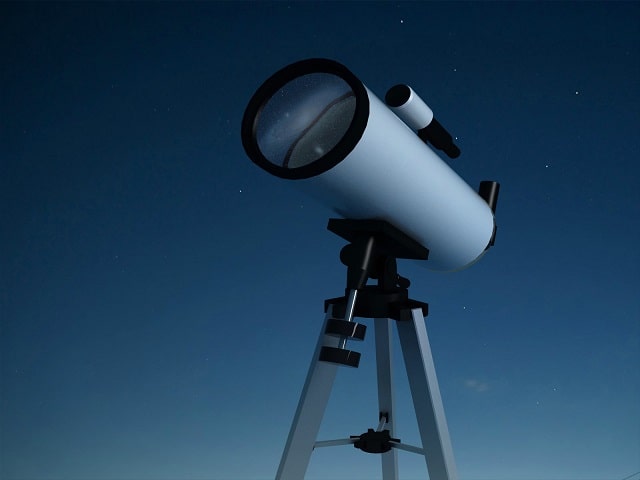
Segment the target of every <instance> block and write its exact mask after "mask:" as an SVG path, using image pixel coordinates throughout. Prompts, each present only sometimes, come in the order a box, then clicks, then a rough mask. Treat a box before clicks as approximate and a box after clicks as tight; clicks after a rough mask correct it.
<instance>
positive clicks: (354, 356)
mask: <svg viewBox="0 0 640 480" xmlns="http://www.w3.org/2000/svg"><path fill="white" fill-rule="evenodd" d="M318 360H320V361H321V362H329V363H337V364H339V365H346V366H347V367H353V368H358V365H359V364H360V354H359V353H358V352H354V351H353V350H347V349H344V348H336V347H322V348H321V349H320V356H319V357H318Z"/></svg>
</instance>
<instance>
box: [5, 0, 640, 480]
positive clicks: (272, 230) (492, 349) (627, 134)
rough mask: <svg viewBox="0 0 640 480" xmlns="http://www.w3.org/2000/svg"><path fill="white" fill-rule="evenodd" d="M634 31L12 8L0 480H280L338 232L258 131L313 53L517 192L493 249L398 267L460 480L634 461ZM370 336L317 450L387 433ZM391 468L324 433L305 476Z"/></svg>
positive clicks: (639, 358) (511, 9)
mask: <svg viewBox="0 0 640 480" xmlns="http://www.w3.org/2000/svg"><path fill="white" fill-rule="evenodd" d="M639 24H640V3H638V2H635V3H632V2H629V3H609V2H607V3H541V2H532V3H471V4H470V3H391V2H390V3H363V2H351V3H284V2H282V3H266V2H263V3H236V2H229V3H187V4H171V3H146V2H140V3H132V4H121V3H82V4H76V3H61V4H57V3H44V4H40V3H6V2H3V3H1V4H0V58H1V59H2V60H1V62H2V68H1V69H0V87H1V88H0V167H1V170H0V172H1V173H0V192H1V195H2V197H1V202H0V215H1V217H0V247H1V248H0V262H1V263H0V282H1V283H0V293H1V295H0V302H1V303H0V355H1V365H0V375H1V377H0V379H1V383H0V478H1V479H2V480H19V479H20V480H45V479H47V480H53V479H57V480H205V479H206V480H250V479H251V480H263V479H272V478H274V476H275V472H276V469H277V466H278V462H279V460H280V455H281V453H282V449H283V447H284V443H285V440H286V436H287V433H288V430H289V427H290V423H291V420H292V418H293V414H294V411H295V407H296V404H297V401H298V397H299V394H300V391H301V388H302V385H303V382H304V378H305V375H306V371H307V368H308V365H309V360H310V358H311V355H312V352H313V348H314V346H315V343H316V340H317V336H318V332H319V330H320V327H321V324H322V320H323V317H324V313H323V301H324V299H325V298H330V297H335V296H339V295H342V294H343V292H344V290H343V289H344V281H345V269H344V267H343V265H342V264H341V263H340V261H339V257H338V254H339V251H340V248H341V247H342V246H343V245H344V241H343V240H341V239H340V238H338V237H337V236H335V235H333V234H332V233H330V232H328V231H327V230H326V223H327V220H328V218H330V217H331V216H333V215H334V214H333V213H332V212H331V211H330V210H328V209H327V208H325V207H324V206H322V205H320V204H317V203H315V201H313V200H311V199H309V198H308V197H306V196H305V195H304V193H302V192H300V191H298V190H297V189H296V188H293V187H292V186H291V185H290V184H289V183H290V182H287V181H284V180H280V179H276V178H274V177H271V176H269V175H268V174H267V173H266V172H264V171H262V170H260V169H259V168H258V167H256V166H255V165H254V164H252V163H251V161H250V160H249V159H248V158H247V156H246V154H245V152H244V151H243V148H242V144H241V140H240V123H241V119H242V115H243V112H244V108H245V106H246V104H247V102H248V101H249V99H250V97H251V95H252V94H253V93H254V91H255V90H256V89H257V88H258V86H259V85H260V84H261V83H262V82H263V81H264V80H265V79H266V78H267V77H268V76H269V75H271V74H272V73H274V72H275V71H276V70H278V69H280V68H281V67H283V66H285V65H287V64H289V63H292V62H294V61H297V60H301V59H305V58H311V57H326V58H331V59H334V60H337V61H339V62H341V63H343V64H344V65H346V66H347V67H348V68H349V69H350V70H351V71H353V72H354V73H355V74H356V75H357V76H358V77H359V78H360V79H361V80H362V81H363V82H364V83H365V84H366V85H367V87H368V88H369V89H371V90H372V91H373V92H375V93H376V94H377V95H378V96H379V97H383V96H384V93H385V92H386V90H387V89H388V88H389V87H390V86H392V85H395V84H397V83H407V84H409V85H411V86H412V87H413V88H414V90H416V91H417V92H418V93H419V94H420V95H421V96H422V98H424V99H425V100H426V101H427V103H428V104H429V105H430V106H431V107H432V108H433V110H434V111H435V113H436V117H437V118H438V119H439V120H440V121H441V123H443V124H444V125H445V126H447V128H448V129H449V130H450V131H451V132H452V133H453V134H454V135H455V136H456V137H457V139H458V140H457V142H458V145H459V146H460V148H461V150H462V155H461V156H460V158H458V159H456V160H453V161H450V165H452V167H453V168H454V169H455V170H456V171H457V172H458V173H459V174H460V175H461V176H462V177H463V178H464V179H465V180H466V181H467V182H468V183H469V184H470V185H471V186H473V187H474V188H475V187H477V185H478V183H479V181H481V180H484V179H491V180H497V181H499V182H500V183H501V185H502V189H501V193H500V201H499V204H498V209H497V214H496V218H497V222H498V226H499V230H498V235H497V239H496V245H495V247H494V248H492V249H491V250H490V251H489V252H488V253H487V255H485V256H484V258H483V259H482V260H481V261H480V262H479V263H477V264H476V265H474V266H472V267H471V268H469V269H467V270H464V271H461V272H457V273H451V274H442V273H435V272H431V271H429V270H427V269H425V268H424V267H423V266H421V265H419V264H417V263H412V262H410V261H402V262H400V264H399V269H400V273H401V274H402V275H404V276H406V277H409V278H410V279H411V280H412V286H411V290H410V291H411V295H412V297H413V298H416V299H418V300H422V301H425V302H428V303H429V304H430V314H429V316H428V317H427V320H426V321H427V328H428V331H429V335H430V340H431V347H432V350H433V355H434V360H435V363H436V369H437V373H438V378H439V381H440V388H441V392H442V396H443V402H444V407H445V411H446V414H447V419H448V423H449V430H450V434H451V440H452V443H453V449H454V454H455V458H456V464H457V467H458V471H459V476H460V479H461V480H559V479H560V480H621V479H622V478H624V477H626V476H628V475H632V474H633V473H634V472H638V471H640V368H638V365H640V343H639V342H640V294H639V292H640V254H639V253H638V251H639V250H638V245H639V244H640V224H639V222H638V219H639V218H640V193H639V191H640V190H639V187H638V185H639V181H640V175H639V173H640V166H639V163H638V162H639V159H640V137H639V135H638V130H639V127H640V33H639V32H640V30H639V28H638V25H639ZM366 322H367V321H365V323H366ZM372 333H373V329H372V328H371V330H370V333H369V335H368V336H367V340H366V341H365V343H364V344H363V345H362V346H361V348H358V350H359V351H361V352H362V361H361V366H360V368H358V369H347V368H344V369H340V371H339V373H338V378H337V381H336V383H335V386H334V389H333V395H332V397H331V401H330V403H329V405H328V408H327V412H326V414H325V418H324V422H323V425H322V429H321V432H320V436H319V439H331V438H344V437H347V436H349V435H355V434H360V433H362V432H364V431H366V429H367V428H374V427H375V426H376V425H377V420H378V411H377V397H376V384H375V352H374V349H373V334H372ZM395 353H396V356H397V362H396V367H397V378H398V382H397V386H396V394H397V399H398V419H397V428H398V430H397V433H398V436H399V437H400V438H401V439H402V441H403V442H405V443H409V444H414V445H419V444H420V440H419V435H418V430H417V426H416V424H415V417H414V414H413V406H412V403H411V398H410V394H409V391H408V384H407V381H406V378H405V375H404V369H403V365H402V360H401V356H400V355H399V349H398V348H396V350H395ZM399 457H400V460H399V464H400V475H401V478H402V479H403V480H405V479H406V480H410V479H424V478H426V475H427V474H426V468H425V464H424V460H423V458H422V457H419V456H417V455H413V454H410V453H405V452H400V455H399ZM379 463H380V462H379V458H378V457H377V456H374V455H368V454H365V453H363V452H360V451H358V450H355V449H353V448H352V447H347V446H343V447H334V448H327V449H320V450H318V451H316V452H315V453H314V454H313V457H312V461H311V464H310V467H309V470H308V473H307V477H306V478H308V479H315V480H335V479H343V480H364V479H367V480H370V479H376V478H381V470H380V465H379ZM637 478H638V477H637V476H635V477H633V479H634V480H635V479H637Z"/></svg>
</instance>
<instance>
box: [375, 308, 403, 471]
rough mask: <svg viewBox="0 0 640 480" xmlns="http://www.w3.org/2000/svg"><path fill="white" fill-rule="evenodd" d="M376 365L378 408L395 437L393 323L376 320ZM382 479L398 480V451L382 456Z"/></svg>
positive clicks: (386, 319) (390, 432)
mask: <svg viewBox="0 0 640 480" xmlns="http://www.w3.org/2000/svg"><path fill="white" fill-rule="evenodd" d="M375 335H376V365H377V368H378V406H379V408H380V413H381V414H384V413H386V414H387V424H386V426H385V428H386V429H387V430H389V434H390V435H391V437H394V436H395V435H394V433H395V432H394V430H395V411H394V404H393V366H392V361H393V360H392V356H391V321H390V320H389V319H388V318H376V319H375ZM381 459H382V479H383V480H398V451H397V450H396V449H395V448H392V449H391V450H389V451H388V452H385V453H383V454H381Z"/></svg>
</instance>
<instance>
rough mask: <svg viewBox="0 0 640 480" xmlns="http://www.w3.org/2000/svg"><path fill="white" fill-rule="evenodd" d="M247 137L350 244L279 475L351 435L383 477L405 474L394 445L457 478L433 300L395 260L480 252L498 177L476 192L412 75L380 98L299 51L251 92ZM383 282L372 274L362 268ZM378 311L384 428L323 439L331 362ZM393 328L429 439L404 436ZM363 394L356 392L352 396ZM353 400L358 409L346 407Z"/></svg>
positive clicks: (436, 266)
mask: <svg viewBox="0 0 640 480" xmlns="http://www.w3.org/2000/svg"><path fill="white" fill-rule="evenodd" d="M242 144H243V146H244V149H245V151H246V153H247V155H248V156H249V158H250V159H251V160H252V161H253V162H254V163H255V164H256V165H258V166H259V167H260V168H262V169H263V170H265V171H266V172H268V173H270V174H272V175H274V176H276V177H279V178H282V179H285V180H287V181H289V182H290V183H292V184H294V185H296V186H298V187H299V188H300V189H301V190H303V191H306V192H308V193H309V194H310V195H312V196H314V197H316V198H317V199H318V200H320V201H321V202H322V203H324V204H325V205H326V206H328V207H329V208H330V209H332V210H333V211H334V212H335V213H336V214H338V215H339V216H340V217H342V218H332V219H330V220H329V224H328V229H329V230H330V231H332V232H333V233H335V234H337V235H339V236H341V237H342V238H344V239H345V240H347V241H348V242H349V244H348V245H346V246H345V247H344V248H343V249H342V251H341V252H340V260H341V261H342V263H343V264H345V265H346V266H347V288H346V289H345V295H344V296H343V297H338V298H331V299H327V300H325V321H324V323H323V325H322V328H321V330H320V335H319V337H318V342H317V344H316V349H315V351H314V353H313V356H312V359H311V364H310V366H309V371H308V373H307V378H306V380H305V383H304V387H303V389H302V393H301V395H300V400H299V403H298V407H297V410H296V413H295V416H294V419H293V423H292V426H291V429H290V431H289V436H288V438H287V442H286V445H285V448H284V452H283V454H282V458H281V461H280V465H279V467H278V471H277V473H276V480H301V479H303V478H304V475H305V472H306V470H307V467H308V464H309V461H310V458H311V455H312V452H313V450H315V449H316V448H321V447H331V446H336V445H352V446H353V447H355V448H357V449H359V450H362V451H363V452H366V453H373V454H379V455H380V456H381V462H382V473H383V476H382V478H383V480H398V457H397V450H405V451H408V452H412V453H417V454H420V455H423V456H424V457H425V460H426V462H427V468H428V471H429V479H430V480H457V473H456V468H455V462H454V458H453V451H452V447H451V442H450V440H449V432H448V427H447V423H446V418H445V415H444V409H443V406H442V399H441V398H440V390H439V387H438V381H437V378H436V375H435V366H434V364H433V358H432V356H431V347H430V346H429V339H428V336H427V330H426V325H425V321H424V318H425V316H426V315H427V314H428V304H426V303H423V302H420V301H417V300H412V299H410V298H409V293H408V287H409V285H410V282H409V280H408V279H406V278H403V277H401V276H400V275H399V274H398V271H397V262H396V260H397V259H398V258H406V259H413V260H418V261H420V262H421V263H423V264H424V265H425V266H426V267H427V268H429V269H431V270H435V271H455V270H460V269H463V268H465V267H467V266H469V265H471V264H472V263H474V262H476V261H477V260H478V259H479V258H480V257H482V255H483V254H484V252H485V251H487V249H488V248H489V247H491V246H492V245H493V244H494V240H495V235H496V223H495V218H494V214H495V209H496V203H497V200H498V191H499V184H498V183H497V182H494V181H483V182H481V183H480V187H479V190H478V191H477V192H476V191H474V190H473V189H472V188H471V187H470V186H469V185H467V183H465V181H464V180H462V178H460V177H459V176H458V175H457V174H456V173H455V172H454V171H453V170H452V169H451V168H450V167H449V165H448V164H447V163H446V162H445V161H443V160H442V159H441V158H440V156H439V155H438V153H436V151H440V152H443V153H444V154H445V155H446V156H448V157H449V158H457V157H458V156H459V155H460V149H459V148H458V147H457V146H456V144H455V142H454V139H453V137H452V135H451V134H450V133H449V132H448V131H447V130H446V129H445V128H444V126H443V125H442V124H441V123H440V122H439V121H438V120H437V119H436V118H435V117H434V113H433V110H431V108H430V107H429V106H427V104H426V103H425V102H424V101H423V100H422V99H421V98H420V97H419V96H418V94H417V93H416V92H415V91H414V90H413V89H412V88H411V87H409V86H407V85H404V84H399V85H395V86H394V87H392V88H391V89H389V91H388V92H387V94H386V95H385V101H384V102H382V101H381V100H380V99H379V98H378V97H376V96H375V95H374V94H373V93H372V92H371V91H370V90H369V89H368V88H367V87H366V86H365V85H364V84H363V83H362V82H361V81H360V80H359V79H358V78H357V77H356V76H355V75H354V74H353V73H352V72H351V71H349V70H348V69H347V68H346V67H345V66H343V65H342V64H340V63H338V62H335V61H333V60H327V59H319V58H316V59H310V60H303V61H300V62H296V63H293V64H291V65H289V66H287V67H285V68H283V69H281V70H279V71H278V72H276V73H275V74H274V75H272V76H271V77H270V78H268V79H267V80H266V81H265V82H264V83H263V84H262V85H261V86H260V87H259V88H258V90H257V91H256V92H255V94H254V95H253V97H252V98H251V100H250V101H249V104H248V106H247V108H246V110H245V113H244V117H243V120H242ZM370 279H374V280H377V284H376V285H373V284H368V283H367V282H368V280H370ZM356 318H367V319H373V323H374V333H375V350H376V366H377V378H378V412H379V415H378V416H377V418H375V419H374V421H375V422H378V423H377V428H376V429H375V430H374V429H372V428H369V429H368V430H367V431H366V432H364V433H362V434H360V435H351V436H350V437H348V438H342V439H336V440H322V441H318V440H317V439H316V437H317V435H318V432H319V430H320V423H321V421H322V417H323V415H324V411H325V408H326V405H327V403H328V400H329V395H330V393H331V388H332V385H333V381H334V378H335V375H336V371H337V368H339V367H340V366H349V367H355V368H357V367H358V365H359V362H360V353H358V352H356V351H353V350H350V349H348V348H346V347H347V341H362V340H364V337H365V333H366V329H367V326H366V325H364V324H362V323H358V322H355V321H354V319H356ZM394 323H395V325H396V327H397V332H398V337H399V340H400V347H401V349H402V354H403V357H404V365H405V369H406V372H407V376H408V379H409V386H410V389H411V396H412V398H413V405H414V410H415V413H416V419H417V421H418V427H419V431H420V438H421V440H422V446H413V445H407V444H404V443H402V442H401V440H400V438H396V422H395V417H396V416H395V402H394V394H393V381H392V379H393V375H394V374H393V368H392V367H393V365H392V364H393V361H394V360H393V355H392V352H391V350H392V344H393V342H392V339H391V328H392V325H393V324H394ZM355 401H360V398H357V399H356V400H355ZM348 408H349V409H354V408H357V406H354V405H351V404H350V405H348Z"/></svg>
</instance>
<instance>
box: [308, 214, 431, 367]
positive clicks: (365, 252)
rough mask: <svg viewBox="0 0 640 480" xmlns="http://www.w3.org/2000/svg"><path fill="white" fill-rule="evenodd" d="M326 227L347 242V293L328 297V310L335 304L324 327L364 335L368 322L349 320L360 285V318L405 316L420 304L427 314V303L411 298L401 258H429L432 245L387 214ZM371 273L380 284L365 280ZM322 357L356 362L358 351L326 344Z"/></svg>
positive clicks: (355, 312) (353, 335)
mask: <svg viewBox="0 0 640 480" xmlns="http://www.w3.org/2000/svg"><path fill="white" fill-rule="evenodd" d="M327 228H328V230H330V231H331V232H333V233H335V234H337V235H339V236H340V237H342V238H344V239H345V240H347V241H348V242H350V243H349V244H348V245H346V246H345V247H344V248H343V249H342V251H341V252H340V260H341V261H342V263H343V264H344V265H345V266H346V267H347V286H346V289H345V293H346V294H345V296H344V297H337V298H330V299H328V300H325V311H327V309H328V308H329V306H333V309H332V315H333V317H335V318H330V319H328V321H327V327H326V330H325V333H326V334H327V335H337V336H340V337H341V338H343V339H350V340H363V339H364V335H365V332H366V326H365V325H362V324H358V323H355V322H352V321H350V320H346V319H344V318H345V315H346V309H347V302H348V297H349V294H350V292H353V291H357V301H356V302H355V306H354V310H353V316H354V317H362V318H392V319H394V320H397V321H401V320H402V314H401V312H402V311H407V310H412V309H414V308H421V309H422V312H423V315H424V316H427V314H428V309H429V307H428V304H426V303H423V302H419V301H416V300H411V299H410V298H409V290H408V289H409V286H410V285H411V282H410V281H409V280H408V279H407V278H404V277H402V276H400V275H399V274H398V267H397V259H398V258H405V259H415V260H426V259H427V258H428V256H429V250H428V249H427V248H425V247H424V246H423V245H421V244H419V243H418V242H416V241H415V240H413V239H412V238H410V237H409V236H407V235H406V234H405V233H403V232H402V231H400V230H399V229H397V228H395V227H394V226H393V225H391V224H390V223H388V222H386V221H383V220H351V219H335V218H332V219H330V220H329V224H328V226H327ZM369 279H374V280H377V285H367V281H368V280H369ZM320 360H321V361H326V362H332V363H338V364H342V365H347V366H351V367H357V366H358V364H359V362H360V354H359V353H358V352H354V351H352V350H347V349H345V348H339V347H322V349H321V352H320Z"/></svg>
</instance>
